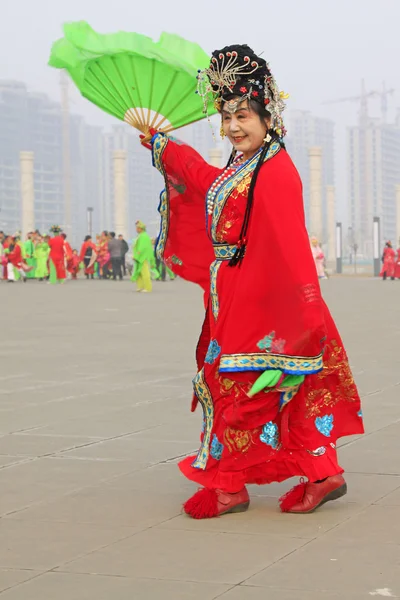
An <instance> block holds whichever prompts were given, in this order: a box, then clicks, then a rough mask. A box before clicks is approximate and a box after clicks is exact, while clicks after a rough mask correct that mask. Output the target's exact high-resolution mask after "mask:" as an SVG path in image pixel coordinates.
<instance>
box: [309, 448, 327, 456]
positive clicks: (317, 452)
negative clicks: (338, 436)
mask: <svg viewBox="0 0 400 600" xmlns="http://www.w3.org/2000/svg"><path fill="white" fill-rule="evenodd" d="M307 452H308V453H309V454H311V456H323V455H324V454H325V452H326V447H325V446H320V447H319V448H316V449H315V450H307Z"/></svg>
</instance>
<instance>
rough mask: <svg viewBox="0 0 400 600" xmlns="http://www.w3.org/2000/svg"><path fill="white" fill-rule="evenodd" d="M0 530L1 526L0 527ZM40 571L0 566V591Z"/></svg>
mask: <svg viewBox="0 0 400 600" xmlns="http://www.w3.org/2000/svg"><path fill="white" fill-rule="evenodd" d="M0 531H1V528H0ZM40 574H41V571H33V570H26V569H25V570H22V569H2V568H1V567H0V593H1V592H3V591H4V590H7V589H9V588H13V587H14V586H16V585H18V584H20V583H22V582H23V581H28V580H29V579H33V578H35V577H38V576H39V575H40Z"/></svg>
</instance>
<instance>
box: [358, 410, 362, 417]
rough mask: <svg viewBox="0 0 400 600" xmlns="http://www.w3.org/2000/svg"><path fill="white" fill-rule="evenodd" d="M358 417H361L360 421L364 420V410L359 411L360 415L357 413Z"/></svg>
mask: <svg viewBox="0 0 400 600" xmlns="http://www.w3.org/2000/svg"><path fill="white" fill-rule="evenodd" d="M357 417H360V419H362V418H363V411H362V410H359V411H358V413H357Z"/></svg>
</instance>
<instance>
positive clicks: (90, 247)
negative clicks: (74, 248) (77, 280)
mask: <svg viewBox="0 0 400 600" xmlns="http://www.w3.org/2000/svg"><path fill="white" fill-rule="evenodd" d="M79 257H80V261H81V262H83V263H84V265H85V275H86V279H89V277H90V278H91V279H94V265H95V262H96V258H97V252H96V244H94V243H93V241H92V236H91V235H87V236H85V239H84V241H83V244H82V247H81V252H80V255H79Z"/></svg>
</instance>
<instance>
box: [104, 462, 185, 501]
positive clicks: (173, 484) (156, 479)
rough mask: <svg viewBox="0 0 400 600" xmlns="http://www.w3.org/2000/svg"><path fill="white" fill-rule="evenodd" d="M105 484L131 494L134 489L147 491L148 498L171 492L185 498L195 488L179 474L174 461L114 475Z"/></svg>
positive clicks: (133, 492)
mask: <svg viewBox="0 0 400 600" xmlns="http://www.w3.org/2000/svg"><path fill="white" fill-rule="evenodd" d="M105 485H106V486H107V487H109V488H113V489H117V490H122V491H123V492H126V491H129V492H130V493H131V494H135V492H136V491H140V492H147V493H148V497H149V498H150V499H151V498H152V497H153V496H156V495H157V494H163V493H171V494H172V493H173V494H183V495H182V499H183V500H186V498H187V497H188V496H189V495H190V494H191V493H193V490H194V489H196V488H194V487H193V485H194V484H193V482H192V481H189V480H188V479H186V477H184V476H183V475H182V474H181V472H180V470H179V468H178V465H177V464H176V461H172V462H164V463H159V464H157V465H153V466H150V467H147V468H146V469H142V470H140V471H134V472H133V473H128V474H126V475H121V476H118V477H115V478H114V479H112V480H111V481H109V482H107V483H106V484H105Z"/></svg>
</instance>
